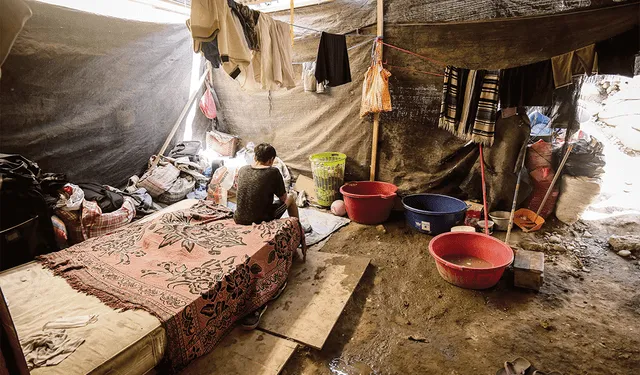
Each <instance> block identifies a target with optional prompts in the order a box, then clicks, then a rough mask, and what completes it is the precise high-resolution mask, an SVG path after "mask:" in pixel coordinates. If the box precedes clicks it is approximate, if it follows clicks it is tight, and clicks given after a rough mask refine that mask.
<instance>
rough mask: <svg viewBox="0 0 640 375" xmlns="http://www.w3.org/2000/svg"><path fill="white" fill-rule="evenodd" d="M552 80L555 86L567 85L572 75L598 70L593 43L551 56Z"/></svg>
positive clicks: (587, 73)
mask: <svg viewBox="0 0 640 375" xmlns="http://www.w3.org/2000/svg"><path fill="white" fill-rule="evenodd" d="M551 67H552V69H553V82H554V84H555V85H556V88H560V87H564V86H569V85H570V84H571V83H572V81H571V77H573V76H574V75H580V74H586V75H588V76H590V75H591V74H594V73H597V72H598V55H597V54H596V49H595V44H591V45H588V46H586V47H583V48H580V49H577V50H575V51H571V52H568V53H565V54H563V55H560V56H555V57H552V58H551Z"/></svg>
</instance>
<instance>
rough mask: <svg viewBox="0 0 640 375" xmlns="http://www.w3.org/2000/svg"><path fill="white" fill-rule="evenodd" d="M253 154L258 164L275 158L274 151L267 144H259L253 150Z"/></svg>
mask: <svg viewBox="0 0 640 375" xmlns="http://www.w3.org/2000/svg"><path fill="white" fill-rule="evenodd" d="M253 152H254V153H255V155H256V160H257V161H259V162H260V163H266V162H268V161H269V160H270V159H273V158H275V157H276V149H275V148H273V146H271V145H270V144H268V143H260V144H259V145H257V146H256V147H255V148H254V149H253Z"/></svg>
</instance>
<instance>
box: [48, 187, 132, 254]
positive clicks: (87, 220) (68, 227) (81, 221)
mask: <svg viewBox="0 0 640 375" xmlns="http://www.w3.org/2000/svg"><path fill="white" fill-rule="evenodd" d="M135 216H136V201H135V200H134V199H133V198H132V197H129V196H125V195H124V194H123V192H121V191H119V190H118V189H116V188H113V187H111V186H108V185H100V184H96V183H81V184H78V185H75V184H71V183H67V184H65V185H64V186H63V187H62V189H60V191H59V199H58V201H57V202H56V205H55V216H53V217H52V222H53V225H54V233H55V236H56V241H57V243H58V247H60V248H65V247H67V246H70V245H75V244H77V243H80V242H82V241H84V240H87V239H89V238H92V237H97V236H101V235H103V234H107V233H110V232H113V231H114V230H116V229H118V228H120V227H122V226H124V225H126V224H129V223H130V222H131V221H132V220H133V218H134V217H135Z"/></svg>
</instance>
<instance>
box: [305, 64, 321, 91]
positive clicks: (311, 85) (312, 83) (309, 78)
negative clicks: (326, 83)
mask: <svg viewBox="0 0 640 375" xmlns="http://www.w3.org/2000/svg"><path fill="white" fill-rule="evenodd" d="M302 87H304V91H316V90H317V88H318V81H316V63H315V61H311V62H305V63H302Z"/></svg>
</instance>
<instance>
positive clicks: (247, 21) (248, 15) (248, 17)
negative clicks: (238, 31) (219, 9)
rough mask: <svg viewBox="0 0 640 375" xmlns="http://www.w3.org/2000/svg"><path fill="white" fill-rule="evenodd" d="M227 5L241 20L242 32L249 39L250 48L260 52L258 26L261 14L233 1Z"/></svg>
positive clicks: (229, 0)
mask: <svg viewBox="0 0 640 375" xmlns="http://www.w3.org/2000/svg"><path fill="white" fill-rule="evenodd" d="M227 4H228V5H229V8H231V11H232V12H233V13H234V14H235V15H236V17H238V19H239V20H240V24H242V30H243V31H244V37H245V38H246V39H247V44H248V45H249V48H250V49H252V50H254V51H259V50H260V44H259V41H258V33H257V31H256V24H257V23H258V18H259V17H260V12H258V11H255V10H253V9H251V8H249V7H248V6H246V5H243V4H238V3H236V2H235V1H233V0H228V2H227Z"/></svg>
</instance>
